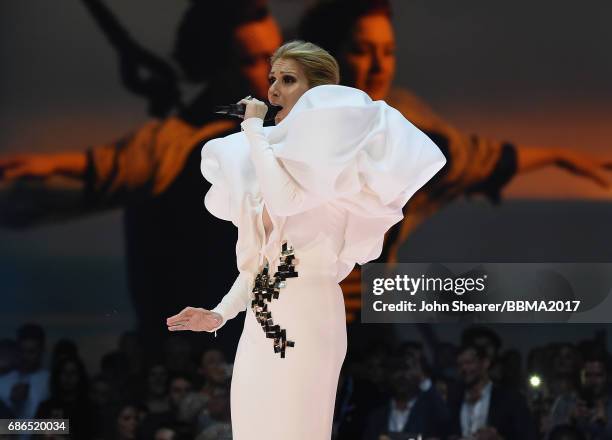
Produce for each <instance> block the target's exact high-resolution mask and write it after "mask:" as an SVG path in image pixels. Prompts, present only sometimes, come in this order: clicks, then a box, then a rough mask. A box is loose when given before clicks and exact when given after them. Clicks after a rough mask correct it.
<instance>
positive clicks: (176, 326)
mask: <svg viewBox="0 0 612 440" xmlns="http://www.w3.org/2000/svg"><path fill="white" fill-rule="evenodd" d="M222 322H223V317H222V316H221V315H220V314H219V313H216V312H213V311H210V310H206V309H202V308H198V307H185V308H184V309H183V310H181V312H180V313H178V314H176V315H174V316H171V317H169V318H168V319H166V324H167V325H168V330H170V331H182V330H191V331H194V332H203V331H206V332H209V331H212V330H213V329H215V328H217V327H219V325H221V323H222Z"/></svg>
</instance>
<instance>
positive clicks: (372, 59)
mask: <svg viewBox="0 0 612 440" xmlns="http://www.w3.org/2000/svg"><path fill="white" fill-rule="evenodd" d="M338 62H339V64H340V73H341V77H342V83H343V84H344V85H347V86H350V87H355V88H357V89H360V90H363V91H364V92H366V93H367V94H368V95H369V96H370V98H372V99H373V100H374V101H376V100H379V99H385V98H386V96H387V94H388V92H389V88H390V87H391V82H392V81H393V77H394V75H395V35H394V33H393V26H392V25H391V21H390V20H389V18H388V17H387V16H386V15H384V14H371V15H365V16H363V17H360V18H359V19H358V20H357V21H356V22H355V25H354V27H353V30H352V32H351V34H350V36H349V39H348V41H346V42H345V44H344V45H343V47H342V50H341V52H340V54H339V56H338Z"/></svg>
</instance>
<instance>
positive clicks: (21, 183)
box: [0, 118, 237, 228]
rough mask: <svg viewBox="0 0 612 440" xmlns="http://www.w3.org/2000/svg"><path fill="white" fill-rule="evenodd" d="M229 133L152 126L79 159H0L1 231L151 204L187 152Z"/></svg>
mask: <svg viewBox="0 0 612 440" xmlns="http://www.w3.org/2000/svg"><path fill="white" fill-rule="evenodd" d="M236 125H237V123H236V121H230V120H219V121H213V122H210V123H208V124H206V125H204V126H202V127H193V126H191V125H189V124H186V123H184V122H183V121H181V120H180V119H178V118H167V119H165V120H164V121H158V120H151V121H149V122H147V123H146V124H144V125H143V126H141V127H140V128H138V129H137V130H135V131H134V132H132V133H129V134H127V135H126V136H123V137H121V138H120V139H118V140H116V141H114V142H109V143H107V144H101V145H95V146H92V147H89V148H87V149H86V150H85V151H66V152H60V153H52V154H48V153H47V154H40V153H21V154H12V155H7V156H4V157H0V225H1V226H8V227H12V228H23V227H30V226H33V225H36V224H39V223H48V222H50V221H57V220H65V219H71V218H74V217H80V216H83V215H86V214H90V213H93V212H97V211H102V210H108V209H113V208H119V207H122V206H124V205H126V204H129V203H131V202H135V201H141V200H145V199H147V198H151V197H155V196H157V195H159V194H161V193H163V192H164V191H165V190H166V188H168V186H169V185H170V184H171V183H172V182H173V181H174V180H175V179H176V177H177V176H178V175H179V174H180V173H181V172H182V171H183V169H184V167H185V163H186V161H187V158H188V156H189V154H190V153H191V152H192V151H193V149H194V148H196V147H197V146H199V145H201V144H202V142H205V141H206V140H208V139H211V138H214V137H218V136H220V135H222V134H228V133H229V132H231V131H235V129H236Z"/></svg>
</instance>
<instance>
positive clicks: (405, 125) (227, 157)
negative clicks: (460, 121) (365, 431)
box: [201, 85, 446, 440]
mask: <svg viewBox="0 0 612 440" xmlns="http://www.w3.org/2000/svg"><path fill="white" fill-rule="evenodd" d="M241 126H242V129H243V131H241V132H239V133H234V134H231V135H229V136H226V137H223V138H217V139H212V140H210V141H208V142H206V144H205V145H204V146H203V148H202V162H201V171H202V174H203V175H204V177H205V178H206V180H208V181H209V182H210V183H211V184H212V186H211V188H210V189H209V191H208V192H207V193H206V196H205V199H204V204H205V206H206V209H208V211H210V213H212V214H213V215H214V216H216V217H218V218H220V219H223V220H227V221H231V222H233V223H234V225H236V226H237V227H238V240H237V243H236V259H237V266H238V270H239V275H238V277H237V278H236V281H235V282H234V284H233V286H232V288H231V289H230V291H229V292H228V293H227V294H226V295H225V296H224V297H223V299H222V300H221V302H220V303H219V304H218V305H217V306H216V307H215V308H214V309H212V310H214V311H215V312H218V313H220V314H221V315H222V316H223V318H224V319H223V323H222V324H221V325H219V327H217V328H216V329H214V330H213V331H214V332H215V334H216V331H217V330H218V329H220V328H221V327H223V325H224V324H225V322H227V320H228V319H232V318H234V317H235V316H236V315H237V314H238V313H239V312H241V311H244V310H246V312H247V313H246V317H245V321H244V329H243V332H242V335H241V337H240V341H239V343H238V349H237V352H236V358H235V362H234V369H233V374H232V382H231V395H230V398H231V418H232V434H233V438H234V439H235V440H259V439H267V440H329V439H330V437H331V430H332V418H333V412H334V402H335V398H336V389H337V385H338V377H339V373H340V368H341V366H342V363H343V361H344V357H345V354H346V348H347V340H346V320H345V308H344V299H343V295H342V291H341V289H340V286H339V283H340V281H342V280H343V279H344V278H345V277H346V276H347V275H348V274H349V273H350V272H351V270H352V269H353V267H354V265H355V263H359V264H365V263H367V262H368V261H371V260H374V259H376V258H377V257H378V256H379V255H380V253H381V252H382V245H383V239H384V233H385V232H386V231H387V230H388V229H389V228H390V227H391V226H393V225H394V224H395V223H397V222H399V221H400V220H402V218H403V213H402V207H403V206H404V205H405V204H406V202H407V201H408V199H409V198H410V197H412V195H413V194H414V193H415V192H416V191H417V190H418V189H419V188H421V187H422V186H423V185H424V184H425V183H426V182H427V181H428V180H430V179H431V178H432V177H433V176H434V175H435V174H436V173H437V172H438V171H439V170H440V169H441V168H442V167H443V166H444V164H445V163H446V159H445V157H444V155H443V154H442V152H441V151H440V149H439V148H438V147H437V146H436V145H435V144H434V143H433V142H432V141H431V140H430V139H429V138H428V137H427V136H426V135H425V134H424V133H422V132H421V131H420V130H418V129H417V128H416V127H415V126H414V125H412V124H411V123H410V122H409V121H408V120H407V119H405V118H404V117H403V116H402V115H401V113H399V112H398V111H397V110H396V109H394V108H393V107H390V106H389V105H387V104H386V103H385V102H384V101H372V100H371V99H370V97H369V96H368V95H367V94H366V93H364V92H362V91H361V90H358V89H355V88H351V87H345V86H340V85H322V86H317V87H313V88H311V89H309V90H308V91H307V92H306V93H304V94H303V95H302V96H301V97H300V98H299V100H298V101H297V103H296V104H295V106H294V107H293V108H292V109H291V111H290V112H289V114H288V115H287V116H286V117H285V119H284V120H282V121H281V122H280V123H279V124H278V125H276V126H272V127H263V121H262V120H261V119H259V118H249V119H247V120H245V121H243V122H242V123H241ZM266 226H267V227H266ZM283 244H284V245H285V246H289V247H290V248H292V249H293V256H291V257H288V258H287V259H286V260H285V259H284V257H283V256H282V255H281V248H282V246H283ZM290 250H291V249H289V251H290ZM281 257H283V261H281ZM283 262H284V263H286V266H281V268H280V270H279V272H280V273H279V274H276V275H278V276H277V277H273V275H275V273H276V271H277V269H278V268H279V265H281V264H283ZM266 263H268V266H269V276H270V277H271V279H272V281H276V282H277V284H276V288H274V287H272V288H270V290H268V291H267V292H268V293H270V292H272V291H276V292H277V295H274V294H272V295H271V296H269V297H267V298H266V299H262V296H261V292H260V291H259V290H257V289H254V287H255V286H261V284H260V283H258V282H256V277H257V275H258V274H260V273H261V271H262V269H263V266H264V265H265V264H266ZM292 270H294V271H295V272H297V276H291V271H292ZM287 273H288V274H289V277H287V278H285V275H286V274H287ZM293 275H295V274H293ZM283 279H284V283H283V284H284V285H283V284H281V285H280V286H279V285H278V282H279V281H280V280H283ZM264 293H265V292H264ZM253 300H255V302H254V301H253ZM257 301H259V302H257ZM262 305H265V307H262ZM262 309H263V311H264V312H265V311H267V312H270V313H271V317H270V315H258V316H259V317H260V319H259V320H258V318H257V317H256V313H258V312H262ZM261 316H263V318H261ZM266 319H271V321H266ZM266 324H267V325H268V327H265V326H266ZM274 325H275V326H277V327H273V326H274ZM266 331H268V332H269V333H268V336H270V337H267V334H266ZM283 331H284V334H282V332H283ZM273 337H276V338H277V339H273ZM275 346H276V348H275Z"/></svg>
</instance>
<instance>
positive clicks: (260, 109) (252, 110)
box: [215, 96, 282, 121]
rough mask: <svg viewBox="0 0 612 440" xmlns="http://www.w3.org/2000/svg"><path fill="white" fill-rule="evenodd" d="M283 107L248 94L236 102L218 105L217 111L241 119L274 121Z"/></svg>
mask: <svg viewBox="0 0 612 440" xmlns="http://www.w3.org/2000/svg"><path fill="white" fill-rule="evenodd" d="M281 109H282V107H281V106H278V105H273V104H270V103H267V102H263V101H260V100H259V99H256V98H252V97H251V96H247V97H246V98H243V99H241V100H240V101H238V102H237V103H236V104H230V105H220V106H217V108H216V111H215V113H218V114H222V115H228V116H234V117H237V118H241V119H248V118H253V117H255V118H261V119H263V120H264V121H272V120H274V117H275V116H276V114H277V113H278V112H279V111H280V110H281Z"/></svg>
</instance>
